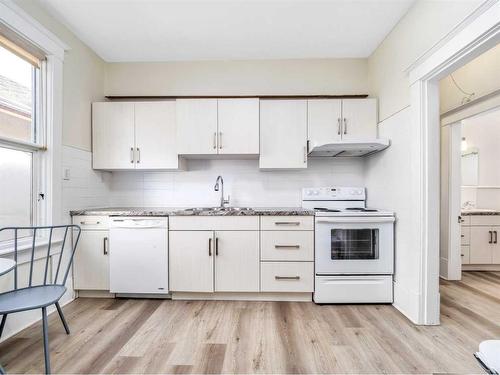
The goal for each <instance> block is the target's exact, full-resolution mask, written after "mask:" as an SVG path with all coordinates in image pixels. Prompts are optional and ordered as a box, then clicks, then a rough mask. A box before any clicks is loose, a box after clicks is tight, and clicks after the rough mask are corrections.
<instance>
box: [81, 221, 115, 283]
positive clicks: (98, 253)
mask: <svg viewBox="0 0 500 375" xmlns="http://www.w3.org/2000/svg"><path fill="white" fill-rule="evenodd" d="M73 223H74V224H77V225H79V226H80V227H81V228H82V232H81V235H80V240H79V241H78V245H77V248H76V252H75V258H74V263H73V287H74V289H75V290H109V255H108V249H109V247H108V245H109V244H108V238H109V230H108V226H107V225H108V224H107V218H102V217H101V218H100V217H88V218H87V217H84V216H75V217H74V218H73Z"/></svg>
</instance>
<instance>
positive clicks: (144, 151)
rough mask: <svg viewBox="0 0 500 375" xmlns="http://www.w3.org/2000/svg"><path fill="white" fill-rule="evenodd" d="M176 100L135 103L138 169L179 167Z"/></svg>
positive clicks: (136, 160) (136, 159)
mask: <svg viewBox="0 0 500 375" xmlns="http://www.w3.org/2000/svg"><path fill="white" fill-rule="evenodd" d="M175 137H176V131H175V101H169V102H151V103H146V102H144V103H135V162H136V168H137V169H176V168H178V166H179V156H178V154H177V147H176V143H177V142H176V141H175Z"/></svg>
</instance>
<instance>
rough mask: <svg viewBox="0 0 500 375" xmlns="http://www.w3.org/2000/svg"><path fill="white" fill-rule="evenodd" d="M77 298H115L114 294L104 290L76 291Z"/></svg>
mask: <svg viewBox="0 0 500 375" xmlns="http://www.w3.org/2000/svg"><path fill="white" fill-rule="evenodd" d="M76 292H77V293H78V294H77V295H78V298H115V294H114V293H110V292H108V291H106V290H78V291H76Z"/></svg>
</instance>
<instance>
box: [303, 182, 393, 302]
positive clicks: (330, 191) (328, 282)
mask: <svg viewBox="0 0 500 375" xmlns="http://www.w3.org/2000/svg"><path fill="white" fill-rule="evenodd" d="M302 207H304V208H309V209H314V210H315V246H314V250H315V288H314V302H316V303H392V301H393V285H392V284H393V282H392V276H393V273H394V221H395V218H394V213H393V212H389V211H381V210H376V209H372V208H367V207H366V192H365V188H360V187H334V186H332V187H321V188H304V189H302Z"/></svg>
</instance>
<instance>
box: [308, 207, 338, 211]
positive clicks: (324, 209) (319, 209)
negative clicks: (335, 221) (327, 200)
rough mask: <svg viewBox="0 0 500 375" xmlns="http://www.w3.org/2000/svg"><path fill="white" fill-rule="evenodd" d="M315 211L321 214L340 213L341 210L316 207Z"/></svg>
mask: <svg viewBox="0 0 500 375" xmlns="http://www.w3.org/2000/svg"><path fill="white" fill-rule="evenodd" d="M314 209H315V210H316V211H319V212H340V210H335V209H333V208H325V207H314Z"/></svg>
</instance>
